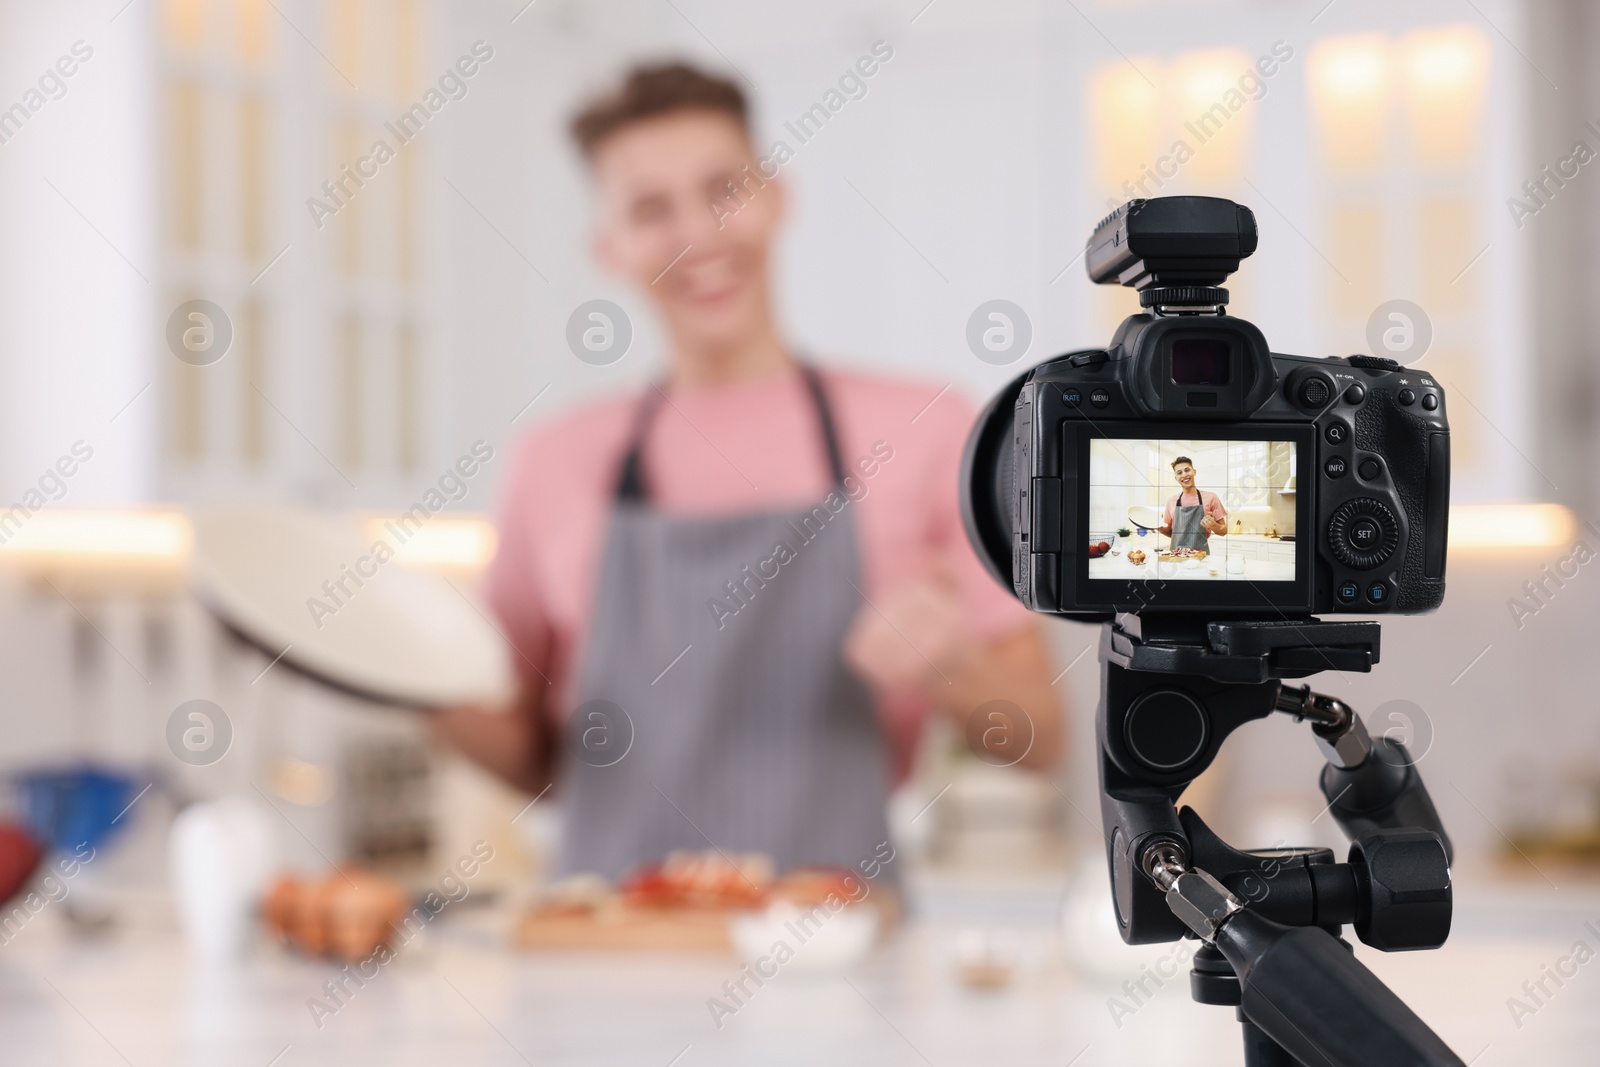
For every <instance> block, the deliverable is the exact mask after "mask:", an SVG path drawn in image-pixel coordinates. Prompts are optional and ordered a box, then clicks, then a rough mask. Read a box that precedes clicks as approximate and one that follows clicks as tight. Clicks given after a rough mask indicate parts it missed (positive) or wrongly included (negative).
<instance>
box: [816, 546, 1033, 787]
mask: <svg viewBox="0 0 1600 1067" xmlns="http://www.w3.org/2000/svg"><path fill="white" fill-rule="evenodd" d="M844 658H845V662H847V663H848V664H849V665H850V666H851V668H853V669H854V670H855V671H856V673H858V674H859V675H861V677H862V678H864V679H865V680H866V681H867V682H868V683H869V684H871V685H873V686H876V687H878V688H882V689H891V690H892V689H902V690H903V689H921V690H922V691H923V692H925V693H927V694H928V695H929V696H931V697H932V698H933V699H934V700H935V701H937V702H938V703H939V704H940V705H942V706H943V708H944V709H945V711H946V713H947V714H949V715H951V716H952V717H953V718H954V720H955V722H956V725H957V729H959V730H963V731H965V730H966V729H967V728H968V727H969V726H970V722H969V720H970V718H971V716H972V714H973V712H974V711H975V710H976V709H977V708H979V707H980V706H981V705H983V704H985V703H987V702H989V701H995V700H1003V701H1009V702H1010V703H1013V704H1015V705H1016V706H1017V707H1019V708H1021V709H1022V711H1023V714H1024V715H1026V716H1027V718H1028V723H1029V728H1030V730H1031V731H1032V743H1031V745H1030V746H1029V748H1028V751H1027V752H1026V754H1025V755H1024V756H1023V757H1022V758H1021V760H1020V764H1019V765H1020V766H1023V767H1027V768H1030V769H1033V770H1050V769H1052V768H1055V767H1057V766H1059V764H1060V761H1061V757H1062V750H1063V747H1064V739H1063V732H1064V731H1063V729H1062V724H1061V698H1060V694H1059V693H1057V692H1056V691H1055V690H1054V689H1053V688H1052V687H1051V681H1050V679H1051V673H1052V667H1051V665H1050V656H1049V653H1048V652H1047V651H1046V649H1045V645H1044V639H1043V636H1042V635H1041V633H1040V629H1039V626H1038V625H1037V624H1036V623H1032V622H1030V623H1025V624H1024V625H1021V626H1019V627H1018V628H1017V629H1016V630H1013V631H1011V632H1009V633H1006V634H1002V635H1000V636H998V637H992V638H988V639H983V640H975V639H974V638H973V637H972V636H971V635H970V634H969V633H968V632H967V629H966V627H965V625H964V623H963V613H962V603H961V596H960V590H959V588H958V587H957V584H956V581H955V578H954V577H953V576H952V575H951V573H950V571H949V568H948V566H947V565H943V564H941V565H938V566H935V567H934V568H933V569H932V570H931V571H929V573H928V574H926V575H925V576H923V577H921V578H918V579H916V580H914V581H911V582H908V583H906V584H905V585H902V586H900V587H899V588H898V589H895V590H892V591H890V592H889V593H886V594H885V595H883V596H881V597H877V598H875V599H874V602H873V603H871V604H863V605H862V607H861V611H860V612H859V613H858V614H857V615H856V618H855V622H854V623H852V624H851V627H850V632H849V633H848V634H846V635H845V643H844Z"/></svg>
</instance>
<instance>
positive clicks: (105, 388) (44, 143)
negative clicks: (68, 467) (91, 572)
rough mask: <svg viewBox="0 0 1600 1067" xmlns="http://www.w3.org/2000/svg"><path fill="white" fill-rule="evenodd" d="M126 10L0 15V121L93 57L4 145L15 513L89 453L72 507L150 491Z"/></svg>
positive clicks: (144, 75)
mask: <svg viewBox="0 0 1600 1067" xmlns="http://www.w3.org/2000/svg"><path fill="white" fill-rule="evenodd" d="M119 6H120V3H118V4H113V3H95V4H29V3H20V2H10V3H4V4H0V108H10V107H11V106H12V105H13V104H16V103H17V102H19V101H21V100H22V99H23V98H24V94H25V92H26V91H27V90H28V89H30V88H34V87H36V86H37V82H38V79H39V77H40V76H41V75H42V74H43V73H44V72H45V71H46V70H49V69H51V68H52V67H53V65H54V64H55V63H56V61H57V59H58V58H59V57H61V56H63V55H66V54H68V53H70V51H71V49H72V46H73V44H74V42H77V41H83V42H84V44H85V45H86V46H87V47H88V48H92V49H93V55H92V57H91V58H90V59H89V60H87V61H86V62H84V63H82V64H81V66H80V67H79V69H78V70H77V71H76V73H75V74H73V75H72V76H71V77H70V78H67V79H64V81H65V84H66V87H67V89H66V93H65V95H64V96H62V97H61V98H60V99H58V100H51V101H49V102H48V103H45V104H44V105H43V106H42V107H41V108H40V109H39V110H38V112H37V113H35V114H33V115H32V116H31V117H30V118H29V119H28V120H27V122H26V124H25V125H24V126H23V128H22V130H21V131H20V132H19V133H16V134H15V135H14V136H12V137H11V139H10V140H9V141H8V142H7V143H5V144H0V501H3V502H4V504H5V505H6V506H10V505H11V504H12V503H13V502H14V501H16V500H17V499H18V498H19V497H20V496H21V494H22V493H23V492H24V491H25V490H26V489H28V488H30V487H32V486H34V485H36V484H37V483H38V480H39V478H40V476H41V475H42V474H44V472H45V471H46V470H47V469H48V468H49V467H50V466H51V465H52V464H54V463H55V462H56V460H57V459H58V458H59V457H60V456H62V455H63V454H65V453H67V452H68V450H69V449H70V448H71V446H72V444H73V442H74V441H76V440H80V439H81V440H83V441H84V442H86V444H88V446H89V447H91V448H93V449H94V456H93V459H92V460H91V461H90V462H88V463H87V464H85V465H84V466H83V467H82V469H81V470H79V471H78V472H77V473H75V474H74V475H73V476H72V477H71V479H70V481H69V482H68V491H67V493H66V496H65V498H64V500H63V503H64V504H66V505H83V504H89V503H109V502H117V503H133V502H137V501H142V500H146V499H149V498H150V496H151V495H153V493H154V490H155V485H156V476H157V470H156V463H157V461H158V457H157V453H156V445H155V438H156V432H155V431H156V422H155V420H156V406H155V403H154V400H155V397H154V395H153V394H154V393H155V389H153V388H152V389H150V390H146V391H145V392H144V393H143V395H142V396H141V395H140V391H141V390H142V389H144V387H145V386H146V385H147V384H148V383H150V382H151V381H152V376H153V375H152V357H153V349H152V345H151V344H149V343H148V338H149V337H150V336H152V335H153V334H154V333H155V332H156V331H159V330H160V328H161V327H160V324H159V323H158V322H156V320H155V318H154V303H153V285H154V283H156V282H157V281H158V278H157V275H156V273H155V268H156V264H155V240H154V237H155V231H154V225H155V213H154V212H153V211H152V210H151V204H152V196H153V183H152V178H151V159H152V153H151V149H150V145H151V143H152V141H151V137H152V124H151V101H150V98H149V94H148V85H149V79H148V70H149V66H150V42H149V40H148V38H147V34H146V30H145V23H144V22H143V21H142V20H140V19H138V18H136V17H134V16H132V15H125V16H124V17H122V18H119V19H118V20H117V21H116V22H111V21H110V19H111V16H112V15H113V14H114V13H115V12H116V9H117V7H119ZM113 179H114V180H113ZM135 397H138V399H137V400H135V399H134V398H135ZM130 401H132V403H131V405H130ZM125 406H126V407H125ZM124 408H125V410H124ZM119 412H120V414H118V413H119ZM113 417H115V419H116V421H115V422H113V421H112V419H113Z"/></svg>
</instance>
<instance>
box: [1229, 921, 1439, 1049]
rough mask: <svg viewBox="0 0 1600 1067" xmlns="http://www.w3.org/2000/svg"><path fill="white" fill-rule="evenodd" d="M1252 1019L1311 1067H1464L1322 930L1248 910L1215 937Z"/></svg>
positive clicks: (1406, 1009)
mask: <svg viewBox="0 0 1600 1067" xmlns="http://www.w3.org/2000/svg"><path fill="white" fill-rule="evenodd" d="M1215 943H1216V947H1217V948H1218V949H1219V950H1220V951H1221V952H1222V954H1223V955H1224V956H1226V957H1227V959H1228V962H1229V963H1230V964H1232V965H1233V969H1234V972H1235V973H1236V974H1238V976H1239V982H1240V986H1241V989H1242V992H1243V995H1244V1003H1243V1005H1242V1010H1243V1011H1244V1014H1245V1016H1246V1017H1247V1018H1248V1019H1249V1020H1250V1021H1251V1022H1253V1023H1254V1024H1255V1025H1256V1026H1257V1027H1259V1028H1260V1029H1261V1030H1262V1031H1263V1032H1264V1033H1266V1034H1267V1035H1268V1036H1269V1037H1271V1038H1272V1040H1274V1041H1276V1042H1277V1043H1278V1044H1279V1045H1281V1046H1282V1047H1283V1048H1284V1049H1286V1050H1288V1051H1289V1052H1290V1053H1291V1054H1293V1055H1294V1056H1295V1058H1296V1059H1298V1060H1299V1061H1300V1062H1301V1063H1303V1064H1307V1065H1310V1067H1465V1065H1464V1064H1463V1062H1462V1060H1461V1059H1460V1057H1458V1056H1457V1055H1456V1054H1455V1053H1453V1052H1451V1051H1450V1049H1449V1047H1448V1046H1447V1045H1445V1043H1444V1042H1443V1041H1442V1040H1440V1038H1439V1036H1438V1035H1437V1034H1435V1033H1434V1032H1433V1031H1432V1030H1430V1029H1428V1026H1427V1024H1426V1023H1424V1022H1423V1021H1422V1020H1421V1019H1420V1018H1418V1017H1417V1015H1416V1013H1415V1012H1413V1011H1412V1010H1411V1009H1410V1008H1408V1007H1406V1005H1405V1003H1404V1002H1403V1001H1401V999H1400V998H1399V997H1398V996H1396V995H1395V994H1394V993H1393V991H1391V990H1390V989H1389V987H1388V986H1386V985H1384V984H1383V983H1382V982H1380V981H1379V980H1378V976H1377V975H1375V974H1373V973H1372V972H1371V971H1369V970H1367V968H1366V967H1364V966H1363V965H1362V964H1361V963H1360V962H1359V961H1358V960H1357V959H1356V958H1355V956H1354V955H1353V954H1352V953H1351V952H1350V950H1349V949H1348V948H1346V947H1345V946H1344V945H1342V944H1340V943H1339V941H1338V940H1337V939H1335V938H1334V936H1333V935H1332V934H1330V933H1328V932H1327V931H1326V930H1323V929H1322V928H1321V927H1317V926H1284V925H1282V924H1281V923H1276V922H1273V921H1272V920H1271V919H1267V918H1264V917H1262V916H1261V915H1258V914H1256V913H1255V912H1253V911H1250V910H1249V909H1245V910H1243V911H1239V912H1236V913H1234V914H1233V915H1232V916H1231V917H1229V918H1228V920H1227V921H1226V922H1225V923H1223V924H1222V926H1221V928H1220V929H1218V930H1217V932H1216V942H1215Z"/></svg>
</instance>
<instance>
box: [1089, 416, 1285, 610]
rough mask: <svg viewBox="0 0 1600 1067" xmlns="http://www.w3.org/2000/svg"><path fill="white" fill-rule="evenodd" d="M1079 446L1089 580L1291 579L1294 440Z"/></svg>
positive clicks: (1159, 441) (1129, 441) (1155, 440)
mask: <svg viewBox="0 0 1600 1067" xmlns="http://www.w3.org/2000/svg"><path fill="white" fill-rule="evenodd" d="M1088 444H1089V470H1088V483H1089V484H1088V510H1087V514H1086V527H1087V528H1086V529H1085V530H1084V534H1085V536H1086V538H1087V549H1088V551H1087V552H1086V555H1087V557H1088V561H1087V562H1088V574H1087V577H1088V578H1089V579H1090V580H1091V581H1098V580H1106V581H1117V582H1122V581H1140V580H1149V579H1153V578H1159V579H1161V580H1163V581H1181V582H1191V581H1192V582H1220V583H1226V582H1236V583H1237V582H1267V583H1277V582H1294V581H1295V580H1296V576H1297V568H1296V564H1297V553H1298V552H1299V551H1300V544H1299V541H1298V537H1297V534H1298V531H1297V529H1296V523H1297V500H1296V496H1297V494H1296V473H1297V471H1298V459H1299V450H1300V446H1299V445H1298V444H1297V443H1296V442H1295V441H1292V440H1271V439H1259V440H1243V439H1241V440H1200V439H1164V438H1148V439H1141V438H1129V439H1107V438H1098V439H1093V440H1090V441H1089V442H1088ZM1102 546H1103V547H1102Z"/></svg>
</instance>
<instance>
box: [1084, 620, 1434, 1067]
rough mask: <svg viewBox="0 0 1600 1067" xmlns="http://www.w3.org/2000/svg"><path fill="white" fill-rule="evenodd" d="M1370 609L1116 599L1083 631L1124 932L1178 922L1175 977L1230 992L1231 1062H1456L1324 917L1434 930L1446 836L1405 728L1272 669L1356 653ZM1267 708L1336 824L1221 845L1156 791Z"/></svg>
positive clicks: (1351, 1066) (1388, 948) (1311, 667)
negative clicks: (1250, 847)
mask: <svg viewBox="0 0 1600 1067" xmlns="http://www.w3.org/2000/svg"><path fill="white" fill-rule="evenodd" d="M1378 637H1379V632H1378V624H1377V623H1375V622H1321V621H1319V620H1316V619H1311V618H1302V619H1294V620H1283V621H1271V622H1266V621H1227V622H1205V621H1202V620H1198V619H1194V618H1189V617H1166V616H1156V615H1147V616H1143V617H1141V616H1138V615H1119V616H1117V618H1116V620H1115V621H1113V622H1108V623H1105V624H1104V626H1103V628H1102V632H1101V637H1100V663H1101V692H1100V704H1099V708H1098V710H1097V713H1096V735H1097V738H1098V742H1099V747H1100V811H1101V818H1102V821H1103V824H1104V829H1105V836H1106V847H1107V853H1108V858H1109V861H1110V867H1111V889H1112V899H1113V901H1114V903H1115V909H1116V918H1117V925H1118V928H1119V930H1120V932H1121V934H1122V939H1123V940H1124V941H1126V942H1127V943H1129V944H1150V943H1156V942H1167V941H1176V940H1178V939H1179V938H1182V937H1190V936H1194V937H1198V938H1199V939H1200V940H1202V941H1203V942H1204V943H1205V944H1204V946H1203V947H1202V948H1201V949H1200V950H1199V951H1197V952H1196V954H1195V957H1194V966H1193V970H1192V971H1191V972H1190V976H1189V984H1190V992H1191V994H1192V995H1193V997H1194V999H1195V1000H1197V1001H1199V1002H1200V1003H1203V1004H1219V1005H1231V1006H1234V1007H1236V1008H1237V1014H1238V1017H1239V1021H1240V1023H1241V1024H1242V1025H1243V1028H1244V1045H1245V1064H1246V1067H1294V1065H1297V1064H1304V1065H1310V1067H1327V1065H1332V1067H1401V1065H1405V1067H1415V1065H1423V1067H1446V1065H1448V1067H1463V1065H1462V1061H1461V1060H1460V1059H1459V1058H1458V1057H1457V1056H1456V1055H1455V1054H1454V1053H1453V1052H1451V1051H1450V1049H1449V1048H1448V1047H1447V1046H1446V1045H1445V1044H1444V1042H1443V1041H1442V1040H1440V1038H1439V1037H1438V1036H1437V1035H1436V1034H1434V1032H1433V1031H1432V1030H1430V1029H1429V1028H1428V1026H1427V1024H1425V1023H1424V1022H1423V1021H1422V1020H1421V1019H1420V1018H1419V1017H1418V1016H1417V1015H1416V1014H1415V1013H1414V1012H1412V1011H1411V1009H1410V1008H1408V1007H1407V1006H1406V1005H1405V1004H1404V1003H1403V1002H1402V1001H1401V1000H1400V998H1399V997H1397V996H1396V995H1395V994H1394V993H1393V992H1392V991H1391V990H1390V989H1389V988H1388V987H1387V986H1385V985H1384V984H1383V983H1382V982H1380V981H1379V980H1378V978H1377V976H1376V975H1374V974H1373V973H1372V972H1371V971H1369V970H1367V968H1366V967H1364V966H1363V965H1362V964H1360V963H1359V962H1357V960H1356V958H1355V956H1354V955H1353V954H1352V952H1351V951H1350V946H1349V944H1348V943H1346V942H1344V941H1342V940H1340V938H1339V933H1340V930H1341V929H1342V927H1343V926H1345V925H1346V924H1349V925H1353V926H1354V927H1355V931H1356V934H1357V936H1359V937H1360V938H1361V940H1362V941H1364V942H1365V943H1367V944H1368V945H1371V946H1372V947H1374V948H1377V949H1380V950H1382V951H1385V952H1394V951H1405V950H1410V949H1424V948H1437V947H1438V946H1440V945H1442V944H1443V943H1444V940H1445V938H1446V937H1447V936H1448V935H1449V932H1450V906H1451V897H1450V844H1449V839H1448V838H1447V837H1446V835H1445V832H1444V828H1443V826H1442V825H1441V824H1440V822H1439V816H1438V814H1437V812H1436V811H1435V810H1434V807H1433V802H1432V800H1431V799H1429V797H1428V793H1427V790H1426V788H1424V786H1423V784H1422V779H1421V777H1420V776H1419V775H1418V773H1417V769H1416V767H1415V765H1414V764H1413V762H1412V760H1411V758H1410V755H1409V754H1408V753H1407V752H1406V749H1405V746H1403V745H1401V744H1400V743H1399V742H1397V741H1395V740H1393V739H1391V738H1387V737H1379V738H1372V737H1371V736H1369V735H1368V733H1367V731H1366V728H1365V726H1363V725H1362V722H1361V720H1360V718H1359V717H1358V716H1357V715H1356V714H1355V712H1354V711H1352V710H1351V709H1350V708H1349V707H1347V706H1346V705H1345V704H1343V703H1342V702H1340V701H1338V700H1336V699H1334V698H1331V697H1327V696H1323V695H1320V694H1317V693H1313V692H1311V690H1310V689H1309V687H1293V686H1286V685H1284V684H1283V682H1284V680H1286V679H1298V678H1304V677H1306V676H1308V675H1311V674H1315V673H1317V672H1319V671H1324V670H1340V671H1369V670H1371V669H1372V665H1373V664H1375V663H1376V662H1377V661H1378V644H1379V642H1378ZM1274 713H1283V714H1288V715H1291V716H1293V717H1294V718H1295V719H1296V720H1297V721H1304V722H1309V723H1310V724H1311V728H1312V731H1313V733H1314V734H1315V735H1316V740H1317V744H1318V745H1319V746H1320V747H1321V749H1322V752H1323V755H1324V756H1325V757H1326V758H1327V761H1328V762H1327V766H1326V767H1324V768H1323V771H1322V778H1321V783H1320V784H1321V787H1322V792H1323V795H1324V796H1326V797H1327V798H1328V811H1329V812H1330V813H1331V814H1332V815H1333V817H1334V818H1335V819H1336V820H1337V821H1338V823H1339V825H1340V827H1341V828H1342V829H1343V830H1344V831H1345V834H1346V835H1347V836H1348V837H1349V838H1350V840H1351V842H1352V844H1351V847H1350V855H1349V858H1348V861H1347V862H1345V863H1337V862H1335V861H1334V857H1333V853H1332V852H1331V851H1329V850H1328V849H1317V848H1290V849H1273V850H1262V851H1250V852H1245V851H1239V850H1236V849H1234V848H1232V847H1231V846H1229V845H1228V844H1227V843H1226V842H1224V841H1223V840H1222V839H1221V838H1220V837H1218V836H1217V835H1216V834H1215V833H1213V832H1212V831H1211V829H1210V828H1209V827H1208V826H1206V824H1205V823H1204V822H1203V821H1202V820H1201V818H1200V816H1199V815H1197V814H1196V813H1195V812H1194V811H1193V810H1192V809H1189V808H1184V809H1183V810H1182V811H1179V810H1177V808H1176V801H1177V798H1178V796H1179V795H1180V794H1181V793H1182V792H1183V790H1184V788H1185V787H1186V786H1188V784H1189V783H1190V782H1192V781H1193V780H1194V779H1195V778H1196V777H1197V776H1198V775H1199V774H1200V773H1201V772H1202V771H1204V770H1205V769H1206V768H1207V767H1208V766H1210V764H1211V762H1212V760H1213V759H1215V758H1216V754H1217V751H1218V749H1219V748H1220V747H1221V745H1222V742H1223V741H1224V740H1225V739H1226V738H1227V736H1228V735H1229V734H1230V733H1232V732H1233V731H1234V730H1235V729H1237V728H1238V727H1240V726H1242V725H1243V724H1245V723H1246V722H1251V721H1253V720H1256V719H1262V718H1265V717H1267V716H1268V715H1272V714H1274Z"/></svg>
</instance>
